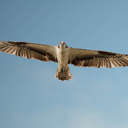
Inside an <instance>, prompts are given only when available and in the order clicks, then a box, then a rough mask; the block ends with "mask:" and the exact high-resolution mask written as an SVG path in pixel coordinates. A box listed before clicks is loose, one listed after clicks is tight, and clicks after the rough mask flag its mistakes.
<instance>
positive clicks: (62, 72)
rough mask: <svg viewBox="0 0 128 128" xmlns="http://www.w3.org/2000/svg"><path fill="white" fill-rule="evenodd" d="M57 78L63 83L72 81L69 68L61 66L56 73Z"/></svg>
mask: <svg viewBox="0 0 128 128" xmlns="http://www.w3.org/2000/svg"><path fill="white" fill-rule="evenodd" d="M56 77H57V78H58V79H59V80H62V81H64V80H69V79H72V75H71V73H70V69H69V66H68V65H59V66H58V68H57V71H56Z"/></svg>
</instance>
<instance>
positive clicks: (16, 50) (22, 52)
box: [0, 41, 57, 62]
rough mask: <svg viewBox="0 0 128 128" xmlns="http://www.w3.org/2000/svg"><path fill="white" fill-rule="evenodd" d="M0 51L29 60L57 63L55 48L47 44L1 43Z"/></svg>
mask: <svg viewBox="0 0 128 128" xmlns="http://www.w3.org/2000/svg"><path fill="white" fill-rule="evenodd" d="M0 51H1V52H5V53H8V54H13V55H16V56H20V57H24V58H27V59H37V60H41V61H54V62H57V58H56V50H55V46H50V45H45V44H35V43H27V42H14V41H0Z"/></svg>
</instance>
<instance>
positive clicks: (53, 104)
mask: <svg viewBox="0 0 128 128" xmlns="http://www.w3.org/2000/svg"><path fill="white" fill-rule="evenodd" d="M0 40H2V41H3V40H4V41H27V42H33V43H44V44H49V45H57V43H58V42H59V41H61V40H63V41H65V42H66V43H67V44H68V46H70V47H75V48H85V49H95V50H106V51H112V52H117V53H124V54H127V53H128V1H126V0H0ZM56 68H57V65H56V64H55V63H49V62H48V63H46V62H41V61H37V60H27V59H24V58H20V57H16V56H13V55H7V54H5V53H0V128H128V67H126V68H113V69H97V68H79V67H75V66H72V65H70V69H71V73H72V77H73V79H72V80H71V81H65V82H61V81H59V80H58V79H56V78H55V73H56Z"/></svg>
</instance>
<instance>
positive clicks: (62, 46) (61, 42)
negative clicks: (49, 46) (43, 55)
mask: <svg viewBox="0 0 128 128" xmlns="http://www.w3.org/2000/svg"><path fill="white" fill-rule="evenodd" d="M58 48H68V46H67V44H66V43H65V42H64V41H60V42H59V44H58Z"/></svg>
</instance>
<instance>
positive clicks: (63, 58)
mask: <svg viewBox="0 0 128 128" xmlns="http://www.w3.org/2000/svg"><path fill="white" fill-rule="evenodd" d="M68 59H69V48H65V49H60V48H57V60H58V63H60V64H68Z"/></svg>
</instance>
